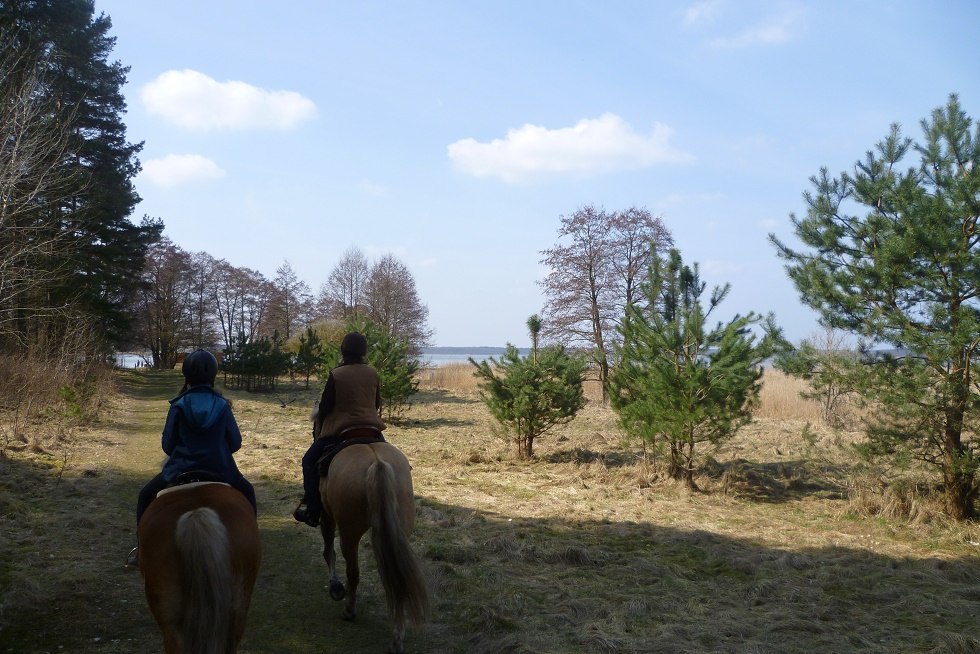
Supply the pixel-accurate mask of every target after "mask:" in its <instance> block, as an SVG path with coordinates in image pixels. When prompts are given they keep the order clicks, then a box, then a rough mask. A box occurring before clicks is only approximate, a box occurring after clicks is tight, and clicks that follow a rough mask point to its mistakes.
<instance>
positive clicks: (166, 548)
mask: <svg viewBox="0 0 980 654" xmlns="http://www.w3.org/2000/svg"><path fill="white" fill-rule="evenodd" d="M137 537H138V539H139V567H140V571H141V572H142V573H143V581H144V584H145V586H146V600H147V602H148V603H149V605H150V611H151V612H152V613H153V617H154V618H155V619H156V621H157V625H159V627H160V632H161V633H162V635H163V646H164V650H165V651H166V652H167V654H192V653H195V654H196V653H198V652H200V653H201V654H205V653H207V654H233V653H234V652H237V651H238V643H239V641H241V639H242V633H243V632H244V631H245V614H246V613H247V612H248V605H249V601H250V600H251V597H252V587H253V586H254V585H255V577H256V575H257V574H258V570H259V562H260V561H261V558H262V549H261V543H260V542H259V529H258V524H257V523H256V520H255V512H254V511H253V509H252V505H251V504H249V502H248V500H247V499H245V496H244V495H242V494H241V493H240V492H238V491H237V490H235V489H234V488H232V487H231V486H228V485H226V484H221V483H208V482H205V483H198V484H187V485H185V486H177V487H174V488H171V489H167V490H166V491H164V492H162V493H161V494H160V495H159V496H157V498H156V499H155V500H153V502H152V503H151V504H150V506H149V507H147V509H146V513H144V514H143V517H142V519H141V520H140V524H139V527H138V529H137Z"/></svg>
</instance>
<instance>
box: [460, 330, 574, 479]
mask: <svg viewBox="0 0 980 654" xmlns="http://www.w3.org/2000/svg"><path fill="white" fill-rule="evenodd" d="M532 317H533V316H532ZM531 322H532V321H530V320H529V321H528V323H529V326H530V325H531ZM534 324H537V322H536V321H535V322H534ZM470 363H472V364H473V365H474V366H475V367H476V371H475V372H474V373H473V375H474V376H475V377H477V379H478V380H479V386H480V397H481V399H482V400H483V402H484V403H485V404H486V405H487V408H488V409H490V413H491V415H493V417H494V418H495V419H496V420H497V421H498V422H499V423H500V424H501V425H502V426H503V427H504V430H505V431H506V434H507V438H508V439H509V440H510V441H511V442H512V443H514V444H515V445H516V446H517V456H518V458H520V459H524V460H526V459H530V458H531V457H532V456H533V455H534V441H535V439H537V438H539V437H540V436H542V435H543V434H545V433H546V432H547V431H548V430H550V429H552V428H553V427H556V426H558V425H563V424H566V423H568V422H569V421H571V420H572V418H574V417H575V414H576V413H578V411H579V409H581V408H582V407H583V406H584V405H585V395H584V394H583V393H582V380H583V378H584V376H585V369H586V363H585V360H584V359H583V358H582V357H580V356H575V355H572V354H569V353H568V352H567V351H566V350H565V348H564V347H562V346H558V345H556V346H551V347H545V348H537V347H535V354H534V355H532V356H530V357H527V358H524V357H521V355H520V353H519V352H518V351H517V348H516V347H514V346H513V345H510V344H508V345H507V349H506V350H505V351H504V353H503V355H502V356H501V357H500V360H499V361H497V360H495V359H494V358H493V357H491V358H490V359H489V360H487V361H481V362H477V361H474V360H473V359H470Z"/></svg>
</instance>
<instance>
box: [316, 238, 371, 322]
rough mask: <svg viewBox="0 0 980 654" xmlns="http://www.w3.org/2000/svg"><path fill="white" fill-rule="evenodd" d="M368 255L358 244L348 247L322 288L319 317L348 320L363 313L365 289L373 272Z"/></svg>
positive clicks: (319, 300) (319, 299) (318, 304)
mask: <svg viewBox="0 0 980 654" xmlns="http://www.w3.org/2000/svg"><path fill="white" fill-rule="evenodd" d="M370 270H371V269H370V266H369V265H368V260H367V257H365V256H364V253H363V252H361V250H360V249H358V248H356V247H352V248H349V249H348V250H347V251H346V252H344V256H343V257H341V259H340V261H339V262H338V263H337V265H336V266H334V269H333V270H332V271H331V272H330V277H329V278H327V281H326V282H325V283H324V284H323V285H322V286H321V287H320V295H319V298H318V300H317V314H318V315H317V317H318V318H332V319H337V320H347V319H349V318H355V319H356V318H359V317H361V316H362V315H363V313H364V310H365V308H364V305H365V299H364V292H365V287H366V286H367V282H368V275H369V273H370Z"/></svg>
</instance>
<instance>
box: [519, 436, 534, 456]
mask: <svg viewBox="0 0 980 654" xmlns="http://www.w3.org/2000/svg"><path fill="white" fill-rule="evenodd" d="M533 447H534V437H533V436H518V437H517V458H519V459H520V460H521V461H528V460H529V459H531V458H532V456H533V454H532V450H533Z"/></svg>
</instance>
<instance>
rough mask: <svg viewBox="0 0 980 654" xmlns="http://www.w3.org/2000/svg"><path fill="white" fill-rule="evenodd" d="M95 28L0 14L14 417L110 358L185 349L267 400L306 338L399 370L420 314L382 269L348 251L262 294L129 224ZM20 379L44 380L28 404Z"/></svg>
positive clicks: (388, 268)
mask: <svg viewBox="0 0 980 654" xmlns="http://www.w3.org/2000/svg"><path fill="white" fill-rule="evenodd" d="M111 27H112V23H111V20H110V19H109V17H108V16H106V15H105V14H98V15H96V13H95V7H94V3H93V1H92V0H10V1H9V2H4V3H2V4H0V364H2V368H3V372H5V373H6V374H4V375H2V379H3V381H2V382H0V390H2V391H4V392H5V393H4V394H5V395H6V396H7V397H12V398H21V399H24V400H25V401H27V402H28V405H30V404H32V403H34V401H35V400H37V399H39V398H40V397H41V395H42V394H43V393H48V395H51V396H52V397H55V396H56V395H57V389H58V385H61V384H63V383H67V384H68V385H69V386H71V385H74V386H77V387H83V386H85V387H89V388H91V387H92V385H91V384H86V382H85V380H86V378H87V377H89V376H91V375H92V374H93V370H95V369H96V368H97V367H98V364H99V363H100V362H104V361H108V360H110V358H111V355H112V353H113V352H116V351H126V350H129V349H138V350H140V351H145V352H147V353H148V362H149V363H150V365H152V366H154V367H156V368H172V367H173V366H174V364H175V363H176V361H177V358H178V356H179V354H180V353H181V352H183V351H187V350H190V349H194V348H199V347H200V348H207V349H211V350H214V351H216V352H218V353H223V354H224V355H225V357H224V358H225V360H226V362H227V366H228V369H227V372H229V374H231V375H232V377H233V380H234V382H235V383H237V384H240V385H242V386H243V387H247V388H253V387H255V388H258V387H267V386H273V385H274V383H275V381H274V380H275V379H276V377H277V374H278V373H280V372H282V371H283V370H284V369H288V368H289V367H291V366H293V365H294V364H295V361H294V357H295V352H294V351H293V350H295V347H297V346H296V345H295V343H296V342H297V336H298V335H299V334H300V333H302V332H304V330H306V329H309V328H314V327H316V326H317V325H319V324H321V323H323V324H332V325H334V326H335V327H336V328H340V327H339V326H343V325H350V324H357V325H360V326H362V327H365V328H367V327H366V326H367V325H370V326H371V329H376V330H378V338H377V340H378V342H379V343H381V342H383V343H388V342H389V341H390V342H391V343H392V344H397V348H401V349H403V350H404V351H405V352H406V356H409V357H412V356H415V355H416V354H417V353H418V351H419V348H421V347H422V346H423V345H425V344H427V342H428V339H429V338H431V335H432V332H431V330H430V329H429V328H428V326H427V320H428V309H427V308H426V306H425V305H424V304H423V303H422V302H421V300H420V298H419V296H418V293H417V290H416V287H415V280H414V278H413V277H412V274H411V272H410V271H409V270H408V268H407V266H405V264H404V263H402V262H401V261H399V260H398V259H397V258H396V257H394V256H393V255H390V254H389V255H384V256H382V257H380V258H379V259H377V260H376V261H373V262H370V261H368V259H367V258H366V257H365V256H364V254H363V253H362V252H361V251H360V250H359V249H357V248H351V249H350V250H348V251H347V252H345V253H344V255H343V257H342V259H341V260H340V262H339V263H338V264H337V266H336V267H335V269H334V270H333V272H332V273H331V275H330V277H329V279H328V280H327V281H326V282H325V283H324V285H323V286H322V287H321V288H320V291H319V293H318V294H313V293H312V292H311V291H310V289H309V287H308V286H307V285H306V283H305V282H303V281H301V280H300V279H299V278H298V276H297V275H296V274H295V272H294V271H293V269H292V267H291V266H290V264H289V263H288V261H287V262H284V263H283V265H282V266H280V268H279V269H278V270H277V271H276V275H275V277H274V278H272V279H267V278H266V277H265V276H263V275H262V274H261V273H259V272H258V271H255V270H251V269H249V268H244V267H239V266H235V265H233V264H231V263H229V262H227V261H225V260H222V259H217V258H215V257H213V256H211V255H209V254H207V253H205V252H198V253H191V252H186V251H184V250H183V249H182V248H181V247H179V246H178V245H177V244H175V243H173V242H172V241H170V240H169V239H168V238H166V237H165V236H163V229H164V225H163V222H162V221H161V220H159V219H156V218H150V217H146V216H144V217H143V218H142V219H141V220H140V221H138V223H134V222H133V221H131V220H130V218H131V216H132V214H133V211H134V209H135V207H136V206H137V205H138V203H139V201H140V198H139V196H138V194H137V193H136V191H135V189H134V186H133V178H134V177H135V176H136V175H137V174H138V173H139V171H140V163H139V160H138V154H139V152H140V151H141V149H142V143H131V142H129V141H128V139H127V136H126V126H125V123H124V121H123V117H124V114H125V112H126V104H125V101H124V99H123V95H122V87H123V85H124V84H125V83H126V76H127V73H128V72H129V69H128V67H126V66H123V65H122V64H121V63H119V62H118V61H113V60H112V59H111V52H112V48H113V46H114V44H115V38H114V37H112V36H111V35H110V30H111ZM382 334H383V338H382V336H381V335H382ZM291 347H293V350H290V348H291ZM392 347H393V348H394V347H395V345H392ZM397 348H395V349H397ZM307 363H308V362H307ZM326 363H327V362H325V364H326ZM284 366H285V368H284ZM27 370H30V371H39V370H44V371H47V373H46V376H47V377H48V378H50V379H52V380H54V379H55V378H56V377H57V379H58V381H57V382H56V383H55V382H53V384H54V385H53V386H51V387H50V388H47V389H41V386H43V385H44V378H45V375H44V374H39V375H25V374H21V373H23V372H24V371H27ZM55 372H58V373H59V374H58V375H56V374H54V373H55ZM61 373H65V374H67V375H68V376H67V378H65V377H64V375H62V374H61ZM42 391H43V392H42ZM19 402H20V400H19V399H12V400H11V401H10V402H9V404H10V406H11V407H13V410H14V412H15V413H17V412H18V411H19Z"/></svg>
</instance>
